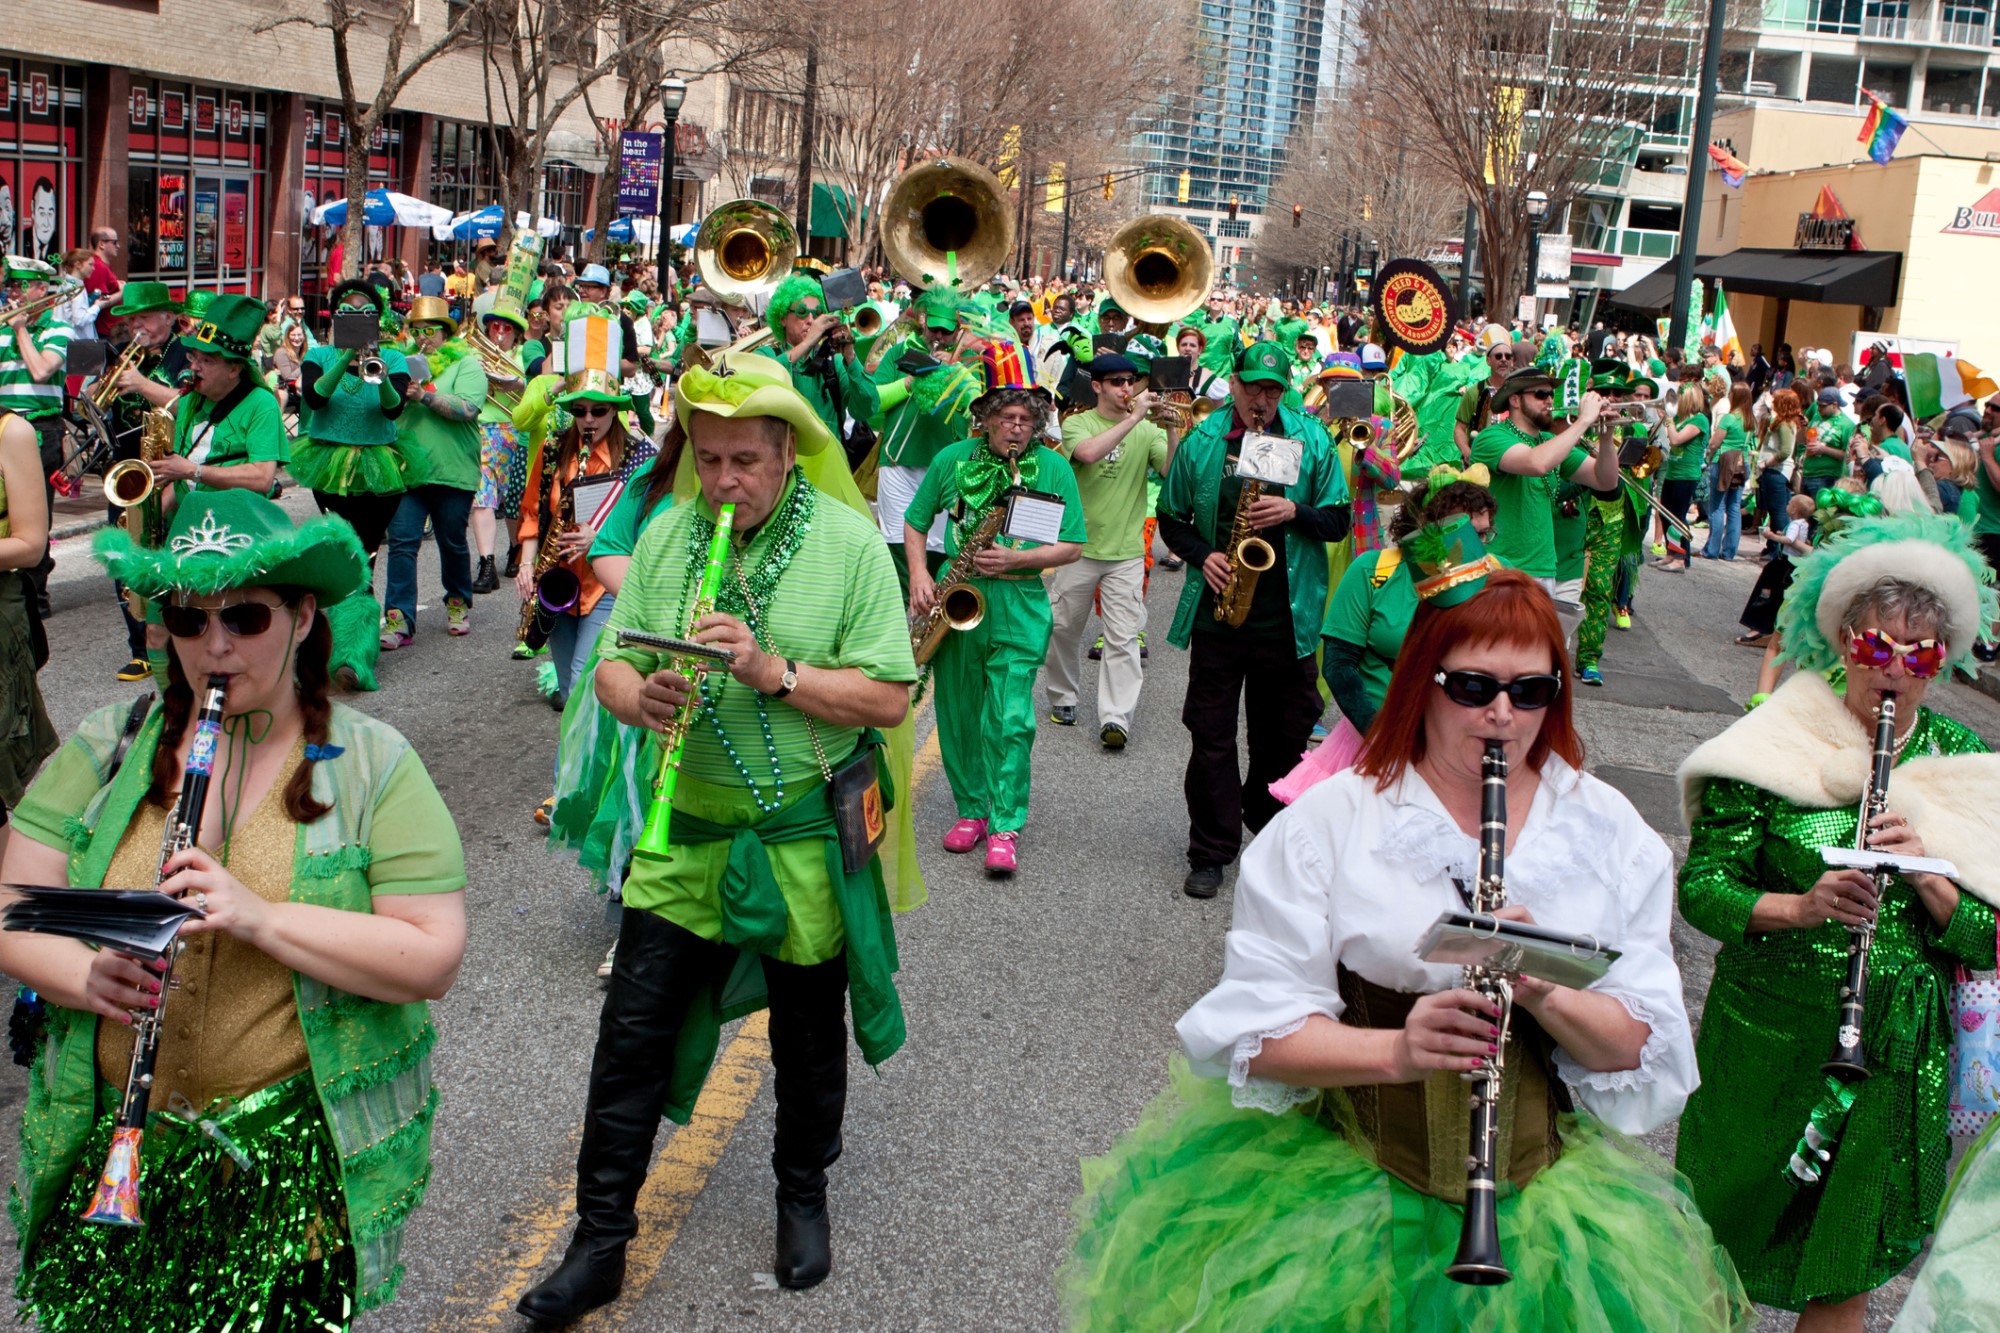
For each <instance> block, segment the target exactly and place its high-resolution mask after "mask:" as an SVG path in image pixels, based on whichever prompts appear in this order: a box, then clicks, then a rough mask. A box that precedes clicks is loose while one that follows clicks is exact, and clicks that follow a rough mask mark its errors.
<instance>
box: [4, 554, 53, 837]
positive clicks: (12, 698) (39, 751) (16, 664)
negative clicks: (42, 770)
mask: <svg viewBox="0 0 2000 1333" xmlns="http://www.w3.org/2000/svg"><path fill="white" fill-rule="evenodd" d="M26 583H27V580H26V579H25V578H23V577H22V576H21V575H19V574H17V573H15V572H14V571H12V570H0V813H4V812H6V811H7V810H10V809H12V808H13V807H14V806H16V805H18V804H19V803H20V800H21V794H22V793H23V792H25V791H27V789H28V779H30V778H32V777H33V776H34V775H35V770H36V769H37V768H39V767H40V766H41V763H42V760H44V759H46V758H48V757H49V756H50V755H51V754H54V753H55V749H56V745H57V743H58V741H59V739H60V738H59V737H58V736H57V735H56V729H55V726H54V725H53V724H52V723H51V722H50V721H49V711H48V709H46V708H44V707H43V706H42V690H41V686H40V685H38V684H37V683H36V682H35V658H34V653H33V650H32V649H31V648H30V646H29V643H28V599H27V593H26V592H25V591H24V589H25V585H26Z"/></svg>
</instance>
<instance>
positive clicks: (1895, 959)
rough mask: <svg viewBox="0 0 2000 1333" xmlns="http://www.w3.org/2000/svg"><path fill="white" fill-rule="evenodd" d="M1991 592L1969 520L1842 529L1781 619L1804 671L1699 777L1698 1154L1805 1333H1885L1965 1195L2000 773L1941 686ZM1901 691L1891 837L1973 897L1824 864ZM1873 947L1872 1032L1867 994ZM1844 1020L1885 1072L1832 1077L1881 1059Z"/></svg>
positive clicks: (1695, 887)
mask: <svg viewBox="0 0 2000 1333" xmlns="http://www.w3.org/2000/svg"><path fill="white" fill-rule="evenodd" d="M1991 579H1992V575H1991V574H1990V573H1989V572H1988V571H1987V569H1986V565H1985V562H1984V561H1983V560H1982V559H1980V557H1979V555H1978V554H1977V552H1976V551H1975V550H1974V549H1973V548H1972V546H1971V543H1970V539H1969V537H1968V535H1967V530H1966V528H1965V527H1964V526H1963V525H1961V524H1959V523H1957V522H1955V521H1952V520H1950V519H1941V518H1938V517H1936V516H1934V515H1928V514H1906V515H1902V516H1898V517H1889V518H1874V519H1861V520H1856V521H1855V522H1853V523H1850V524H1847V525H1845V526H1843V528H1842V529H1841V532H1840V534H1839V535H1838V536H1837V537H1835V538H1833V539H1832V540H1830V541H1828V542H1826V543H1824V544H1822V545H1821V546H1820V547H1819V548H1818V549H1816V550H1815V551H1814V552H1813V553H1812V554H1811V555H1809V556H1807V557H1806V558H1805V559H1804V560H1802V561H1800V562H1799V566H1798V572H1797V576H1796V577H1795V578H1794V580H1793V582H1792V586H1791V590H1790V592H1789V593H1788V594H1787V596H1786V599H1785V605H1784V609H1783V610H1782V611H1781V612H1780V613H1779V615H1780V618H1779V630H1780V633H1781V634H1782V635H1783V640H1784V645H1785V651H1786V654H1787V655H1788V656H1790V657H1791V658H1792V659H1793V660H1794V661H1796V662H1797V664H1798V665H1799V667H1800V670H1799V672H1798V674H1797V675H1795V676H1793V677H1792V679H1790V680H1788V681H1787V682H1785V684H1784V685H1783V686H1781V687H1780V688H1779V689H1778V690H1777V691H1776V692H1774V693H1773V694H1772V695H1771V697H1770V698H1769V699H1768V700H1767V701H1766V702H1765V703H1764V704H1762V705H1761V706H1759V707H1758V708H1757V710H1756V711H1755V712H1752V713H1750V714H1747V715H1746V716H1745V717H1744V718H1743V719H1742V720H1741V721H1739V722H1737V723H1736V724H1735V725H1734V726H1732V727H1730V728H1729V730H1727V731H1725V732H1723V733H1722V734H1721V735H1720V736H1717V737H1716V738H1715V739H1714V740H1711V741H1709V742H1708V743H1707V744H1705V745H1703V746H1702V747H1701V748H1699V749H1697V750H1696V751H1695V752H1694V753H1693V754H1692V755H1690V756H1688V759H1687V762H1686V763H1685V764H1683V765H1682V767H1681V775H1680V777H1681V791H1682V801H1683V804H1684V806H1685V807H1686V809H1687V812H1688V817H1689V823H1690V826H1691V828H1692V830H1693V838H1692V841H1691V843H1690V845H1689V848H1688V857H1687V862H1686V864H1685V865H1684V866H1683V867H1682V869H1681V881H1680V904H1681V912H1682V913H1683V915H1685V916H1686V917H1687V919H1688V922H1689V923H1690V924H1691V925H1693V926H1694V927H1695V928H1696V929H1698V930H1700V931H1702V932H1703V933H1704V934H1708V935H1712V936H1714V937H1715V938H1716V939H1718V940H1720V941H1722V950H1721V953H1720V954H1718V955H1717V957H1716V960H1715V979H1714V981H1713V982H1712V983H1711V985H1710V987H1709V993H1708V1001H1707V1005H1706V1008H1705V1009H1704V1011H1703V1017H1702V1025H1701V1043H1700V1046H1699V1048H1698V1055H1699V1059H1700V1066H1701V1087H1700V1090H1699V1091H1697V1092H1696V1093H1695V1094H1694V1096H1693V1097H1692V1098H1690V1099H1689V1101H1688V1107H1687V1114H1686V1116H1685V1117H1684V1118H1683V1119H1682V1121H1681V1131H1680V1145H1679V1158H1678V1162H1677V1164H1678V1165H1679V1167H1680V1169H1681V1170H1682V1171H1683V1172H1684V1173H1686V1175H1687V1178H1688V1180H1689V1182H1690V1183H1691V1185H1692V1186H1693V1189H1694V1195H1695V1198H1696V1199H1697V1200H1698V1201H1699V1202H1700V1204H1701V1208H1702V1212H1703V1213H1704V1214H1705V1215H1706V1216H1707V1217H1708V1218H1709V1220H1710V1221H1711V1222H1712V1223H1714V1225H1715V1231H1716V1234H1717V1236H1719V1237H1720V1238H1721V1240H1722V1243H1723V1244H1724V1245H1725V1246H1726V1247H1727V1248H1728V1250H1729V1252H1730V1254H1731V1255H1732V1256H1733V1257H1734V1258H1735V1260H1736V1265H1737V1268H1738V1270H1739V1271H1740V1272H1741V1273H1742V1275H1743V1283H1744V1286H1745V1287H1746V1288H1747V1289H1748V1290H1749V1292H1750V1295H1751V1296H1752V1297H1754V1298H1755V1299H1757V1300H1759V1301H1762V1302H1764V1303H1765V1304H1767V1305H1775V1306H1780V1307H1783V1308H1784V1309H1788V1310H1797V1311H1801V1312H1802V1313H1801V1317H1800V1319H1799V1321H1798V1326H1799V1328H1800V1329H1802V1330H1806V1333H1826V1331H1827V1330H1859V1329H1860V1328H1861V1327H1862V1324H1863V1320H1864V1318H1865V1317H1866V1314H1867V1306H1868V1293H1869V1292H1871V1291H1873V1290H1874V1289H1875V1288H1876V1287H1879V1286H1881V1285H1882V1284H1883V1283H1884V1282H1887V1281H1888V1280H1889V1279H1890V1278H1892V1277H1894V1276H1895V1275H1896V1274H1897V1273H1898V1272H1900V1271H1902V1269H1904V1268H1905V1267H1907V1266H1908V1265H1909V1264H1910V1262H1911V1261H1912V1260H1914V1259H1915V1258H1916V1257H1917V1253H1918V1251H1919V1250H1920V1249H1921V1248H1922V1247H1923V1243H1924V1238H1925V1237H1926V1236H1927V1235H1928V1234H1929V1233H1930V1230H1931V1226H1932V1221H1933V1218H1934V1217H1935V1215H1936V1213H1937V1209H1938V1204H1939V1201H1940V1199H1941V1197H1942V1195H1943V1192H1944V1185H1945V1176H1946V1171H1947V1168H1948V1166H1949V1164H1950V1158H1951V1141H1950V1137H1949V1133H1948V1129H1947V1120H1946V1091H1945V1083H1946V1079H1947V1076H1948V1062H1949V1052H1950V1046H1951V1024H1950V1020H1949V1017H1948V1013H1947V1005H1946V993H1947V990H1948V987H1949V982H1950V979H1951V975H1952V969H1953V965H1954V964H1957V963H1963V964H1965V965H1966V966H1968V967H1974V968H1990V967H1992V966H1993V962H1994V947H1993V945H1994V941H1993V928H1994V913H1993V908H1992V907H1991V906H1990V905H1989V904H1990V903H1992V902H1995V901H2000V897H1996V895H2000V840H1996V839H1995V837H1994V834H1993V830H1994V828H1995V825H1994V821H1993V815H1992V812H1993V811H1994V810H1995V809H1996V808H2000V760H1996V759H1994V758H1993V757H1991V756H1989V755H1987V754H1985V753H1984V751H1985V748H1986V747H1985V746H1984V745H1982V744H1981V743H1980V741H1979V739H1978V737H1976V736H1974V735H1973V734H1972V732H1971V731H1969V730H1968V729H1966V728H1965V727H1963V726H1960V725H1959V724H1958V723H1956V722H1953V721H1951V720H1949V719H1947V718H1943V717H1940V716H1938V715H1937V714H1936V713H1933V712H1931V711H1930V710H1929V709H1928V708H1926V707H1925V706H1924V695H1925V692H1926V690H1927V689H1928V688H1929V685H1930V682H1931V681H1932V680H1933V679H1934V678H1936V677H1937V675H1938V674H1939V673H1940V672H1941V671H1943V670H1944V669H1945V668H1946V667H1947V666H1948V665H1951V664H1953V663H1958V662H1964V663H1967V664H1970V662H1971V658H1970V656H1969V654H1970V652H1971V649H1972V645H1973V643H1974V641H1975V640H1976V639H1977V638H1978V637H1979V633H1980V630H1981V627H1982V626H1984V625H1988V624H1990V623H1991V621H1992V615H1993V606H1994V597H1993V592H1992V590H1991V588H1990V587H1989V586H1988V585H1989V583H1990V581H1991ZM1842 668H1844V671H1845V677H1844V680H1842V679H1841V678H1840V676H1839V669H1842ZM1829 675H1833V676H1834V677H1835V680H1834V682H1833V683H1829V680H1828V677H1829ZM1885 701H1887V702H1888V703H1889V705H1890V706H1891V714H1892V726H1891V727H1890V728H1889V729H1888V731H1887V734H1886V735H1884V736H1883V738H1882V739H1883V743H1884V744H1885V745H1886V748H1887V749H1888V751H1889V754H1888V755H1887V759H1888V765H1885V768H1886V769H1887V771H1889V772H1890V773H1892V774H1893V778H1892V780H1891V781H1890V782H1889V783H1888V787H1887V793H1886V797H1887V801H1886V809H1885V810H1884V811H1883V812H1882V813H1881V814H1879V815H1877V816H1875V817H1874V818H1872V819H1871V820H1870V828H1869V829H1868V831H1867V838H1866V841H1867V843H1868V845H1869V846H1872V847H1875V848H1879V849H1882V850H1884V851H1888V852H1892V853H1900V854H1902V855H1906V856H1925V855H1929V856H1932V857H1935V858H1939V859H1942V860H1946V861H1949V862H1951V863H1952V864H1953V865H1954V866H1955V867H1956V869H1957V873H1958V876H1959V878H1958V879H1957V881H1956V882H1954V881H1953V880H1950V879H1946V878H1944V877H1943V876H1941V875H1936V874H1916V873H1912V874H1900V875H1888V876H1885V877H1883V878H1882V880H1881V881H1879V882H1877V881H1876V880H1875V879H1874V878H1873V877H1872V876H1871V875H1870V874H1869V873H1867V872H1864V871H1862V870H1858V869H1838V868H1834V867H1831V866H1829V865H1827V864H1826V863H1825V861H1824V859H1823V858H1822V856H1821V849H1822V848H1827V847H1836V848H1854V847H1856V845H1857V833H1858V832H1859V831H1860V830H1859V829H1858V827H1857V826H1858V824H1859V821H1860V815H1859V812H1860V809H1861V806H1862V803H1863V800H1864V795H1865V789H1866V788H1867V786H1868V785H1869V774H1870V771H1871V768H1872V767H1873V766H1874V764H1873V761H1874V758H1875V754H1874V751H1875V749H1876V736H1877V723H1878V721H1879V720H1880V718H1881V709H1882V706H1883V704H1884V702H1885ZM1860 927H1872V931H1871V932H1869V934H1870V936H1872V938H1865V940H1864V939H1863V938H1861V937H1859V932H1858V931H1857V929H1856V928H1860ZM1857 943H1865V949H1864V957H1863V959H1862V960H1861V961H1863V962H1864V963H1865V967H1864V968H1863V969H1862V973H1861V974H1862V976H1864V977H1865V982H1866V984H1865V987H1863V988H1862V998H1863V1000H1864V1003H1863V1004H1861V1005H1860V1006H1858V1012H1859V1016H1860V1021H1859V1022H1858V1023H1856V1022H1854V1021H1853V1020H1854V1017H1855V1012H1856V1010H1855V1009H1854V1008H1850V1009H1849V1011H1848V1012H1847V1013H1846V1014H1843V1007H1844V1006H1843V996H1842V991H1843V990H1844V989H1846V988H1847V986H1848V978H1849V972H1850V967H1851V966H1852V965H1853V963H1854V961H1855V960H1854V959H1852V958H1851V956H1850V955H1851V953H1852V952H1853V946H1855V945H1856V944H1857ZM1844 1027H1854V1028H1856V1029H1858V1032H1856V1033H1854V1034H1853V1035H1854V1036H1855V1037H1858V1046H1859V1054H1860V1059H1859V1061H1858V1062H1857V1061H1851V1060H1850V1061H1843V1063H1842V1065H1841V1066H1839V1067H1837V1068H1835V1069H1832V1070H1827V1069H1823V1068H1822V1066H1823V1065H1825V1064H1827V1063H1828V1062H1829V1059H1830V1057H1832V1056H1833V1054H1834V1053H1835V1050H1836V1048H1837V1047H1848V1048H1849V1049H1850V1050H1852V1048H1853V1047H1854V1045H1855V1044H1856V1043H1855V1042H1853V1041H1850V1040H1843V1038H1842V1035H1841V1034H1842V1029H1843V1028H1844ZM1857 1063H1858V1065H1859V1066H1860V1068H1858V1069H1857V1068H1855V1067H1854V1066H1855V1065H1856V1064H1857ZM1809 1122H1810V1123H1811V1124H1812V1126H1813V1131H1812V1139H1813V1141H1812V1142H1802V1140H1804V1139H1805V1138H1806V1126H1807V1124H1808V1123H1809ZM1829 1141H1830V1146H1829ZM1801 1149H1803V1151H1801ZM1795 1154H1796V1155H1797V1156H1798V1159H1799V1160H1798V1163H1797V1165H1796V1167H1795V1166H1794V1165H1793V1159H1794V1156H1795Z"/></svg>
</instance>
